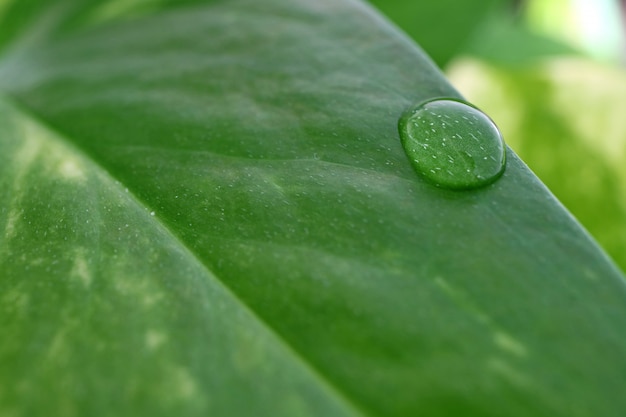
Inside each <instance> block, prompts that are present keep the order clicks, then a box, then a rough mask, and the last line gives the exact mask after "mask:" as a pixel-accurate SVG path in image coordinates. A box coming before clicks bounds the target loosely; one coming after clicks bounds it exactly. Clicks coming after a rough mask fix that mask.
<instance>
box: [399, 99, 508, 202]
mask: <svg viewBox="0 0 626 417" xmlns="http://www.w3.org/2000/svg"><path fill="white" fill-rule="evenodd" d="M433 126H434V128H433ZM398 127H399V130H400V138H401V140H402V145H403V146H404V149H405V152H406V153H407V155H408V156H409V159H410V160H411V163H412V164H413V167H414V168H415V169H416V171H417V172H418V173H419V174H421V175H422V176H423V177H424V178H425V179H427V180H428V181H429V182H431V183H433V184H434V185H436V186H437V187H442V188H449V189H454V190H467V189H473V188H478V187H483V186H485V185H488V184H491V183H492V182H494V181H495V180H497V179H498V178H499V177H500V175H502V172H504V166H505V145H504V141H503V140H502V135H501V134H500V131H499V130H498V128H497V127H496V125H495V124H494V123H493V121H492V120H491V119H490V118H489V117H488V116H487V115H486V114H484V113H483V112H481V111H480V110H478V109H477V108H475V107H474V106H472V105H470V104H467V103H465V102H463V101H460V100H457V99H447V98H446V99H443V98H439V99H435V100H430V101H426V102H423V103H420V104H418V105H416V106H413V107H411V108H410V109H409V110H407V111H406V112H405V113H404V114H403V115H402V117H401V118H400V122H399V126H398ZM427 135H428V136H429V139H426V136H427ZM427 140H428V143H429V146H424V144H425V143H424V142H425V141H427ZM444 142H445V143H444ZM444 161H445V162H444ZM452 161H454V163H453V164H451V163H450V162H452ZM444 164H445V165H446V169H444V170H442V169H441V167H442V166H443V165H444Z"/></svg>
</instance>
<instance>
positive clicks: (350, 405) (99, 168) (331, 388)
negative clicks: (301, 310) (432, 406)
mask: <svg viewBox="0 0 626 417" xmlns="http://www.w3.org/2000/svg"><path fill="white" fill-rule="evenodd" d="M0 101H4V102H5V103H7V104H8V105H10V106H11V107H13V109H15V111H16V112H18V113H19V114H20V115H22V116H23V117H24V118H26V119H28V120H29V121H31V122H32V123H34V124H36V125H37V126H38V127H39V128H41V129H43V130H45V131H47V132H50V133H51V135H50V136H48V137H46V139H45V140H49V141H50V142H54V143H52V145H53V146H63V147H64V148H66V149H68V150H69V151H70V152H72V153H73V154H74V156H75V157H77V158H79V159H81V160H83V161H85V162H87V163H88V165H89V166H90V168H91V169H92V170H94V171H96V172H99V173H101V174H102V175H103V178H105V179H106V180H107V181H108V182H110V183H111V184H112V187H113V188H116V189H118V191H119V193H120V195H126V196H127V198H128V200H129V201H130V202H131V203H132V204H133V205H135V206H138V207H139V208H141V209H142V210H140V211H141V212H142V213H143V214H142V215H143V216H145V217H146V218H147V220H148V221H149V222H152V223H153V224H154V227H155V228H159V229H161V230H162V231H163V232H165V235H166V236H167V237H168V239H170V240H171V241H172V242H173V243H174V245H176V246H178V247H179V248H180V249H181V253H184V254H185V255H186V256H188V257H189V258H190V261H191V262H195V263H197V264H198V265H200V267H201V268H202V270H203V271H204V272H205V273H206V275H207V277H209V278H210V279H213V280H214V282H216V283H217V284H218V285H219V286H221V287H222V289H223V290H224V291H225V292H226V293H227V294H228V295H230V296H231V297H232V298H233V299H234V301H235V303H236V304H237V305H238V306H239V307H240V308H241V309H243V310H244V311H245V312H246V313H248V314H249V315H250V317H252V318H254V319H255V320H256V321H257V322H258V323H259V324H260V326H261V327H262V328H264V329H266V330H267V332H268V333H269V334H270V335H271V336H273V338H274V339H275V340H276V341H277V342H278V343H280V344H281V345H282V347H283V348H285V349H286V350H287V351H288V352H290V353H291V354H292V357H293V359H295V361H296V362H297V363H298V364H299V365H300V366H302V367H303V368H304V371H305V372H308V373H309V374H310V375H311V377H313V378H314V379H315V380H317V381H318V382H319V383H320V384H321V386H322V387H323V388H324V389H325V391H327V392H328V393H329V395H331V396H334V397H335V398H336V400H338V401H339V403H341V404H343V405H344V406H345V408H346V410H347V411H348V412H349V413H350V414H353V415H354V416H355V417H356V416H360V417H375V414H372V413H369V412H366V411H364V410H363V409H362V407H361V405H360V404H359V403H358V402H357V401H356V400H355V399H353V398H351V397H350V396H348V394H347V393H346V392H344V391H343V390H341V389H340V388H339V386H338V385H336V384H335V383H334V382H333V381H332V380H331V379H330V378H328V377H327V376H326V375H325V374H324V373H323V372H322V371H321V370H320V369H319V368H318V367H316V366H315V365H314V364H313V363H312V362H311V361H309V360H308V359H307V357H306V356H305V355H304V354H303V353H302V352H300V351H299V350H298V349H296V347H295V346H294V345H293V344H291V343H290V342H289V341H288V340H287V339H286V338H284V337H283V335H282V334H280V333H279V332H278V330H277V329H276V328H275V327H273V326H272V325H270V323H268V322H267V321H266V320H264V319H263V317H262V316H261V315H260V314H259V313H258V312H257V311H255V310H254V309H253V308H252V307H251V306H250V305H249V304H248V303H246V302H245V301H244V300H243V299H242V298H241V297H240V296H239V294H238V293H237V292H236V291H235V290H234V289H233V288H231V287H230V286H229V285H227V284H226V283H225V282H224V281H223V280H222V279H221V278H220V277H219V276H218V275H217V274H216V273H214V272H213V271H212V270H211V268H210V267H209V266H208V265H207V263H206V262H204V261H203V260H202V258H201V257H200V256H199V255H198V254H197V253H196V252H195V251H194V250H193V249H192V248H191V247H190V246H189V245H188V244H187V243H186V242H185V241H184V240H183V239H182V238H181V237H180V236H178V234H176V233H175V232H174V231H173V230H172V229H171V228H170V227H168V226H167V224H166V223H164V222H163V221H161V220H160V218H159V216H152V215H150V212H151V211H153V210H154V209H153V208H152V207H151V206H150V205H148V204H147V203H146V202H144V201H143V200H142V199H140V198H139V197H137V196H136V194H135V193H134V192H133V189H132V188H131V186H127V185H126V184H125V183H124V182H123V181H122V180H121V179H120V178H118V177H116V176H115V175H114V174H113V173H112V172H111V171H109V170H108V169H107V168H106V167H105V166H104V165H102V164H101V163H100V162H98V161H97V159H95V158H93V157H92V156H90V155H89V154H88V153H86V152H84V151H83V150H82V149H81V148H79V147H77V146H76V145H75V142H74V141H73V140H72V139H71V138H70V137H69V135H66V134H65V133H63V132H61V131H59V130H58V129H55V128H54V127H52V126H51V125H49V124H48V123H46V121H45V120H43V119H41V118H39V117H37V115H36V114H35V113H34V112H32V111H30V110H29V109H27V108H26V107H25V106H23V105H22V104H21V103H19V102H18V101H17V100H16V99H15V98H13V97H11V96H10V95H9V94H6V93H5V92H3V91H0ZM37 140H43V139H40V138H38V139H37ZM126 189H127V190H128V191H126Z"/></svg>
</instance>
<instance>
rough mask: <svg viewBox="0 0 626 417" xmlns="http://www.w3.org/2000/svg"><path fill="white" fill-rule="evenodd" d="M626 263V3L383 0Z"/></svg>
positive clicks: (608, 0)
mask: <svg viewBox="0 0 626 417" xmlns="http://www.w3.org/2000/svg"><path fill="white" fill-rule="evenodd" d="M371 2H372V3H373V4H374V5H375V6H376V7H377V8H379V9H380V10H381V11H382V12H383V13H384V14H386V15H387V16H388V17H389V18H390V19H391V20H393V21H395V22H396V24H397V25H399V26H400V27H401V28H402V29H403V30H404V31H405V32H406V33H407V34H409V35H410V36H412V37H413V38H414V39H415V40H416V41H417V42H418V43H419V44H420V45H421V46H422V48H424V49H425V50H426V52H427V53H428V54H429V55H430V56H431V57H432V58H433V60H434V61H435V62H436V63H437V64H438V65H439V66H440V67H441V68H442V69H443V70H444V71H445V72H446V73H447V75H448V78H449V79H450V81H451V82H452V83H453V84H454V85H455V86H456V87H457V89H458V90H459V91H460V92H461V93H462V94H463V95H464V96H465V97H466V98H467V99H468V100H469V101H471V102H473V103H474V104H476V105H477V106H478V107H480V108H482V109H483V110H484V111H485V112H486V113H487V114H489V115H490V116H491V117H492V118H493V119H494V120H495V122H496V124H498V126H499V127H500V129H501V130H502V132H503V135H504V138H505V140H506V141H507V143H508V144H509V146H511V147H512V148H513V149H514V150H515V151H516V152H517V153H518V154H519V155H520V156H521V158H522V159H523V160H524V161H525V162H526V163H527V164H528V165H529V167H530V168H531V169H532V170H533V171H534V172H535V173H536V174H537V175H538V176H539V177H540V178H541V179H542V181H543V182H544V183H545V184H546V185H547V186H548V188H550V190H551V191H552V192H553V193H554V194H555V195H556V196H557V197H558V198H559V200H560V201H561V202H562V203H563V204H564V205H565V206H566V207H567V208H568V209H569V211H570V212H571V213H572V214H573V215H574V216H575V217H576V218H577V219H578V220H579V221H580V222H581V223H582V224H583V225H584V226H585V227H586V228H587V230H588V231H589V232H590V233H591V234H592V235H593V236H594V237H595V238H596V240H597V241H598V242H599V243H600V244H601V245H602V246H603V247H604V249H605V250H606V251H607V252H608V253H609V255H610V256H611V257H612V258H613V259H614V260H615V262H616V263H617V264H618V265H619V266H620V267H621V268H622V270H623V271H626V66H625V64H626V29H625V27H626V25H625V24H624V22H625V21H626V0H625V1H618V0H527V1H519V0H518V1H513V0H466V1H459V0H371Z"/></svg>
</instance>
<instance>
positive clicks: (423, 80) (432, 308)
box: [0, 0, 626, 417]
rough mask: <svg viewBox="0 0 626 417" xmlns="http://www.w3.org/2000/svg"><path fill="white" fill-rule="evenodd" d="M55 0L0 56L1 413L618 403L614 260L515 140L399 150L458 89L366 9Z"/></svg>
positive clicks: (625, 305) (506, 410)
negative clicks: (470, 162) (452, 173)
mask: <svg viewBox="0 0 626 417" xmlns="http://www.w3.org/2000/svg"><path fill="white" fill-rule="evenodd" d="M14 4H17V3H14ZM25 4H26V3H25ZM38 4H39V6H40V7H41V8H42V10H43V9H45V8H47V7H52V6H54V5H60V4H62V3H60V2H45V3H44V2H40V3H38ZM65 4H69V6H67V7H65V8H61V11H62V12H63V13H61V12H58V13H59V14H57V15H54V16H56V17H55V19H56V20H54V19H52V18H50V21H52V23H51V24H50V25H49V26H47V27H46V28H44V29H42V30H41V31H40V32H38V33H35V32H33V33H31V34H30V36H27V35H28V34H29V33H28V32H19V31H18V32H16V33H18V35H6V36H5V38H4V39H7V40H6V41H5V43H4V54H3V56H2V57H1V58H0V91H2V92H3V93H2V98H1V99H0V182H1V183H0V185H1V187H0V225H3V231H4V233H3V234H2V240H0V256H1V258H0V262H1V264H0V271H2V275H1V279H0V309H1V314H0V329H1V330H0V332H1V333H0V336H1V337H0V339H1V340H2V343H0V415H10V416H40V415H41V416H43V415H46V416H48V415H63V416H74V415H76V416H82V415H90V416H109V415H110V416H144V415H145V416H171V415H181V416H205V415H212V416H246V415H250V416H252V415H253V416H289V417H291V416H415V415H428V416H434V417H443V416H458V415H463V416H481V417H486V416H487V417H489V416H494V417H495V416H504V415H506V416H511V417H516V416H520V417H522V416H529V415H532V416H550V417H555V416H567V417H578V416H580V417H582V416H594V417H595V416H608V417H618V416H621V415H622V412H623V410H624V409H626V398H625V397H624V395H623V392H624V390H625V389H626V381H625V379H624V375H626V360H625V357H624V352H625V349H626V333H625V332H624V331H623V329H624V320H625V319H624V317H625V316H624V313H625V312H626V288H625V286H624V280H623V277H622V276H621V275H620V273H619V272H618V271H617V270H616V268H615V267H614V266H613V265H612V264H611V263H610V262H609V261H608V260H607V258H606V256H605V255H604V254H603V253H602V252H601V251H600V250H599V249H598V247H597V245H596V244H595V243H594V242H593V241H592V240H591V239H590V238H589V236H588V235H587V234H586V233H585V232H584V231H583V230H582V228H581V227H580V226H579V225H578V224H577V223H576V222H575V221H574V220H573V219H572V217H571V216H569V214H567V212H566V211H565V210H564V209H563V207H562V206H561V205H560V204H559V203H558V202H557V201H556V200H555V199H554V198H553V197H552V196H551V194H550V193H549V192H548V191H547V190H546V188H545V187H544V186H543V185H542V184H541V183H540V182H539V181H538V180H537V179H536V177H535V176H534V175H533V174H532V173H531V172H530V171H529V170H528V169H527V167H526V166H525V165H524V164H523V163H522V162H521V161H520V160H519V159H518V158H517V157H516V156H515V155H514V154H513V153H512V152H510V151H509V152H508V154H507V161H508V165H507V169H506V171H505V173H504V175H503V176H502V178H501V179H500V180H498V181H497V182H496V183H494V184H492V185H490V186H488V187H486V188H483V189H481V190H477V191H473V192H454V191H446V190H441V189H437V188H435V187H432V186H430V185H428V184H426V183H425V182H423V181H422V180H421V179H420V178H419V177H417V176H416V175H415V173H414V172H413V169H412V168H411V166H410V164H409V161H408V159H407V157H406V156H405V155H404V153H403V149H402V146H401V144H400V141H399V138H398V133H397V129H396V126H397V120H398V117H400V115H401V114H402V112H403V111H404V110H405V109H406V108H407V107H408V106H410V105H412V104H413V103H415V102H417V101H421V100H425V99H428V98H432V97H437V96H449V97H458V94H457V93H456V92H455V91H454V90H453V89H452V88H451V87H450V86H449V84H447V82H446V81H445V79H444V78H443V77H442V75H441V74H440V73H439V72H438V70H437V69H436V68H435V67H434V66H433V65H432V64H431V62H430V61H429V60H428V59H427V58H426V57H425V56H424V55H423V54H422V53H421V52H420V51H419V50H418V49H417V48H416V47H415V46H414V45H413V44H412V43H411V42H410V41H408V40H407V39H406V38H405V37H404V36H403V35H401V34H399V33H398V32H397V29H395V28H393V27H390V26H389V25H388V24H387V23H386V21H385V20H381V19H380V18H379V17H378V16H377V15H376V14H375V13H373V12H371V11H370V10H369V9H368V8H366V7H364V6H363V5H362V4H360V3H357V2H352V1H337V0H322V1H304V0H301V1H286V0H267V1H264V2H258V1H252V0H232V1H220V2H213V3H210V2H209V3H204V4H202V3H200V2H197V4H194V3H192V2H188V3H185V4H177V5H176V6H175V7H174V6H172V5H169V6H168V5H167V4H163V5H161V6H155V5H153V6H154V7H153V9H154V10H152V11H151V12H150V13H148V12H147V11H145V10H147V9H145V10H144V9H141V8H138V9H136V10H135V11H134V12H132V13H131V12H128V13H126V12H124V13H122V12H119V13H118V14H117V15H116V14H115V13H112V12H110V13H109V14H108V15H106V14H105V15H104V16H105V17H106V18H104V17H102V16H103V15H102V12H101V10H102V9H101V7H103V6H102V4H99V3H96V2H94V3H88V2H84V3H75V4H74V3H65ZM50 5H52V6H50ZM16 7H20V6H16ZM52 8H53V7H52ZM16 10H17V9H16ZM98 10H100V12H99V13H96V12H97V11H98ZM131 11H132V9H131ZM12 13H17V12H15V11H14V12H12ZM46 13H47V12H41V14H40V15H41V16H44V15H45V16H47V15H48V14H46ZM34 15H37V13H35V14H34ZM4 16H5V19H9V18H10V17H11V14H10V13H9V14H5V15H4ZM7 16H8V17H7ZM68 16H69V17H68ZM107 16H108V17H107ZM3 27H4V26H2V21H0V28H3ZM0 30H3V29H0ZM44 35H45V36H44Z"/></svg>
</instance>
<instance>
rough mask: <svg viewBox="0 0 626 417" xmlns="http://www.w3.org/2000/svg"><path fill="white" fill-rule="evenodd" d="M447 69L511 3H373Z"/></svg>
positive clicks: (501, 0) (499, 0)
mask: <svg viewBox="0 0 626 417" xmlns="http://www.w3.org/2000/svg"><path fill="white" fill-rule="evenodd" d="M370 2H371V3H372V4H374V5H375V6H376V7H377V8H378V9H380V10H381V11H382V12H383V13H385V14H386V15H387V16H388V17H389V18H391V19H392V20H393V21H394V22H395V23H396V24H397V25H398V26H400V27H401V28H402V29H403V30H404V31H405V32H406V33H407V34H409V35H410V36H411V37H413V39H415V40H416V41H417V43H419V44H420V45H421V46H422V48H424V49H425V50H426V51H427V52H428V54H429V55H430V56H431V58H433V60H434V61H435V62H436V63H437V64H438V65H439V66H444V65H445V64H446V63H447V62H448V61H449V60H450V59H451V58H453V57H454V56H455V55H457V54H459V53H460V52H462V51H463V50H464V49H465V48H466V46H467V45H468V42H469V41H470V40H471V39H472V35H473V33H474V32H475V31H476V30H477V29H478V28H480V27H481V25H482V24H483V22H484V21H485V19H487V17H488V16H489V15H490V14H491V13H492V12H494V11H495V10H497V9H499V8H500V7H502V6H504V5H505V4H507V3H509V1H508V0H471V1H458V0H421V1H414V0H370Z"/></svg>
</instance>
